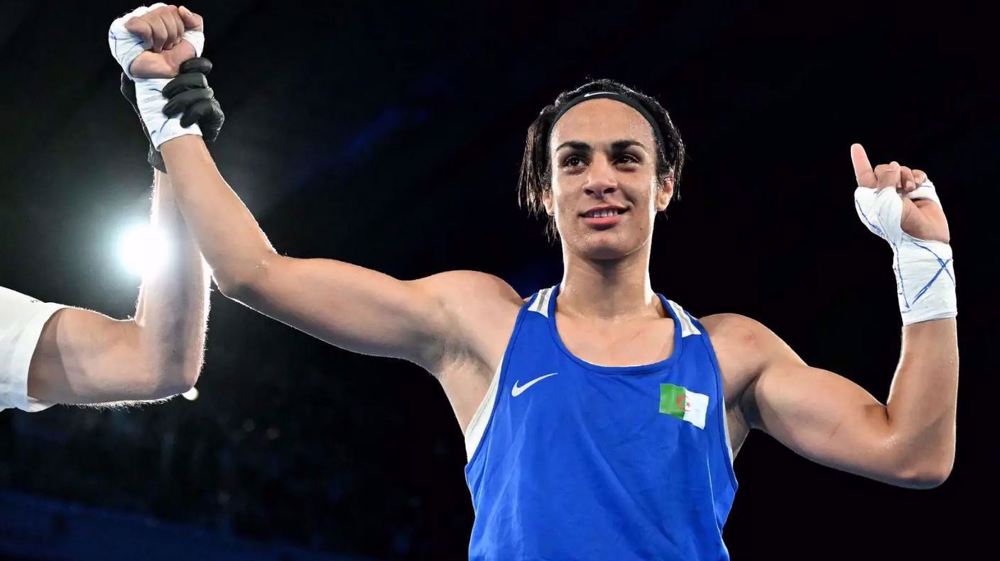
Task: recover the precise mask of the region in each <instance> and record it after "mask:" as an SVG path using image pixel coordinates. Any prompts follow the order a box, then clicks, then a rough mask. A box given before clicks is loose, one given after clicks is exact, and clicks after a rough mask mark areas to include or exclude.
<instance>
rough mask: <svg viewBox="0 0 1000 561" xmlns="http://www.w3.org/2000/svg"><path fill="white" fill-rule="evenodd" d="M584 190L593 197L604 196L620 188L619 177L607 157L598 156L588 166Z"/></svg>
mask: <svg viewBox="0 0 1000 561" xmlns="http://www.w3.org/2000/svg"><path fill="white" fill-rule="evenodd" d="M583 190H584V192H585V193H586V194H587V195H589V196H593V197H598V198H602V197H604V196H607V195H610V194H611V193H614V192H615V191H617V190H618V178H617V177H616V176H615V169H614V166H612V165H611V162H609V161H608V159H607V158H604V157H601V156H598V157H595V158H594V160H593V161H592V162H591V163H590V165H589V166H587V181H586V182H585V183H584V184H583Z"/></svg>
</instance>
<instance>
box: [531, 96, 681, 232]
mask: <svg viewBox="0 0 1000 561" xmlns="http://www.w3.org/2000/svg"><path fill="white" fill-rule="evenodd" d="M591 92H614V93H618V94H621V95H625V96H628V97H631V98H632V99H634V100H636V101H637V102H638V103H639V104H640V105H641V106H642V107H644V108H645V109H646V111H648V112H649V114H650V115H652V116H653V118H654V119H656V124H657V126H659V127H660V132H661V134H662V135H663V138H662V142H661V139H656V179H657V182H658V183H659V184H661V185H662V184H663V182H664V181H665V180H666V179H667V177H670V176H672V177H673V179H674V185H675V189H674V197H675V198H676V197H678V196H679V195H678V191H677V189H676V185H677V183H679V182H680V178H681V170H682V169H683V167H684V142H683V141H682V140H681V135H680V132H679V131H678V130H677V127H675V126H674V123H673V121H672V120H671V119H670V114H669V113H667V110H666V109H664V108H663V106H662V105H660V103H659V102H658V101H656V100H655V99H653V98H652V97H650V96H648V95H646V94H644V93H642V92H639V91H637V90H634V89H632V88H630V87H628V86H626V85H625V84H622V83H620V82H616V81H614V80H608V79H602V80H593V81H590V82H587V83H586V84H584V85H582V86H580V87H578V88H575V89H572V90H567V91H564V92H562V93H561V94H559V97H557V98H556V100H555V101H554V102H553V103H552V104H551V105H547V106H546V107H545V108H544V109H542V111H541V113H539V114H538V117H537V118H536V119H535V121H534V122H533V123H531V126H530V127H528V137H527V139H526V140H525V143H524V157H523V158H522V159H521V174H520V178H519V180H518V186H517V190H518V199H519V200H518V202H519V204H520V205H522V206H527V207H528V210H529V211H530V212H531V213H532V214H534V215H536V216H542V215H544V216H545V217H546V218H547V219H548V223H547V224H546V226H545V233H546V236H547V237H548V238H549V239H550V240H552V241H555V240H556V239H558V237H559V233H558V231H557V230H556V221H555V219H554V218H553V217H551V216H549V215H548V214H547V213H546V212H545V206H544V205H543V204H542V194H543V193H545V192H546V191H548V190H549V189H551V188H552V183H551V182H552V167H551V163H550V161H549V136H550V134H551V133H552V125H553V124H554V120H555V117H556V115H558V114H559V111H560V110H561V109H562V108H563V106H564V105H566V103H567V102H569V101H570V100H572V99H573V98H575V97H577V96H580V95H583V94H586V93H591ZM654 136H655V135H654Z"/></svg>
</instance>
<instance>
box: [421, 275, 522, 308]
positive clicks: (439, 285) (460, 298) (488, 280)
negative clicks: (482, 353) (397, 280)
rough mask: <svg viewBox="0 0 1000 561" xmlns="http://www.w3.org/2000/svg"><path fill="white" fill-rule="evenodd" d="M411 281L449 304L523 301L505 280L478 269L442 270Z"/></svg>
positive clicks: (491, 304)
mask: <svg viewBox="0 0 1000 561" xmlns="http://www.w3.org/2000/svg"><path fill="white" fill-rule="evenodd" d="M414 282H416V283H418V284H420V285H421V286H422V287H424V288H425V289H426V290H427V291H428V292H430V293H432V294H434V295H435V296H436V297H437V298H438V299H440V301H442V302H444V303H446V304H447V305H450V306H458V307H462V308H466V307H470V306H472V307H480V306H486V307H490V306H503V305H504V304H513V305H515V306H520V305H521V304H522V303H523V300H522V299H521V297H520V296H518V294H517V291H515V290H514V288H513V287H511V286H510V284H508V283H507V281H505V280H503V279H501V278H500V277H498V276H496V275H491V274H489V273H483V272H481V271H466V270H458V271H445V272H443V273H438V274H436V275H431V276H429V277H425V278H423V279H420V280H418V281H414Z"/></svg>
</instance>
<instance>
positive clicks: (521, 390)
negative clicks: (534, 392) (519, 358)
mask: <svg viewBox="0 0 1000 561" xmlns="http://www.w3.org/2000/svg"><path fill="white" fill-rule="evenodd" d="M556 374H558V372H553V373H551V374H545V375H544V376H539V377H537V378H535V379H534V380H531V381H530V382H528V383H527V384H525V385H523V386H518V383H519V382H520V380H515V381H514V387H513V388H511V389H510V395H511V396H513V397H517V396H519V395H521V394H522V393H524V392H525V391H526V390H527V389H528V388H530V387H531V386H534V385H535V384H537V383H538V382H541V381H542V380H544V379H546V378H550V377H552V376H555V375H556Z"/></svg>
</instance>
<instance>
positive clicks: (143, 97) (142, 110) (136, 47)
mask: <svg viewBox="0 0 1000 561" xmlns="http://www.w3.org/2000/svg"><path fill="white" fill-rule="evenodd" d="M161 6H164V4H153V5H152V6H149V7H145V6H142V7H139V8H136V9H135V10H133V11H132V12H130V13H128V14H125V15H124V16H122V17H120V18H118V19H116V20H115V21H113V22H111V29H110V30H109V31H108V43H109V45H110V47H111V54H112V55H113V56H114V57H115V60H116V61H118V64H119V65H120V66H121V67H122V70H123V71H124V72H125V75H126V76H128V77H129V78H132V79H133V80H134V81H135V97H136V102H137V104H138V107H139V114H140V116H141V117H142V121H143V123H145V125H146V129H147V130H148V131H149V139H150V142H151V143H152V144H153V147H154V148H156V149H157V150H159V148H160V145H162V144H163V143H164V142H166V141H168V140H170V139H172V138H176V137H178V136H183V135H186V134H196V135H199V136H201V128H200V127H198V125H197V124H193V125H191V126H189V127H183V126H181V124H180V118H179V117H173V118H168V117H167V116H166V115H164V114H163V107H164V106H165V105H166V104H167V99H166V98H165V97H163V94H162V91H163V86H165V85H166V84H167V82H169V81H170V79H169V78H136V77H135V76H133V75H132V73H131V67H132V62H133V61H135V59H136V58H137V57H138V56H139V55H140V54H142V52H143V51H144V50H145V46H144V45H143V43H142V41H141V40H140V39H139V37H138V36H136V35H133V34H132V33H130V32H129V31H128V30H127V29H126V28H125V22H127V21H128V20H130V19H132V18H133V17H138V16H141V15H143V14H145V13H147V12H149V11H151V10H154V9H156V8H159V7H161ZM184 40H186V41H188V42H189V43H191V45H192V46H193V47H194V50H195V56H201V52H202V50H203V49H204V46H205V34H204V33H202V32H201V31H185V32H184Z"/></svg>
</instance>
